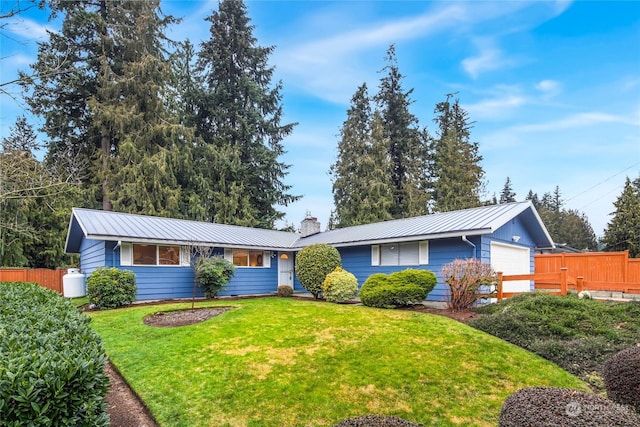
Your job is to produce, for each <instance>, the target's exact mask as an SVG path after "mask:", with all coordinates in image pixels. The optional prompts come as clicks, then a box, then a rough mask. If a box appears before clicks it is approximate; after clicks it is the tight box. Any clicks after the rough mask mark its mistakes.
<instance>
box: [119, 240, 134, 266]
mask: <svg viewBox="0 0 640 427" xmlns="http://www.w3.org/2000/svg"><path fill="white" fill-rule="evenodd" d="M120 265H121V266H126V265H133V245H132V244H131V243H120Z"/></svg>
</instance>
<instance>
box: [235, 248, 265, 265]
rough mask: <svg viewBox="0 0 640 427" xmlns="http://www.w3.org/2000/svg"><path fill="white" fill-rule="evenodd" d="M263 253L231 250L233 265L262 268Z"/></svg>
mask: <svg viewBox="0 0 640 427" xmlns="http://www.w3.org/2000/svg"><path fill="white" fill-rule="evenodd" d="M264 257H265V253H264V251H251V250H248V249H233V250H232V259H233V265H235V266H237V267H264V266H265V263H264Z"/></svg>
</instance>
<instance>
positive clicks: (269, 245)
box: [65, 201, 553, 253]
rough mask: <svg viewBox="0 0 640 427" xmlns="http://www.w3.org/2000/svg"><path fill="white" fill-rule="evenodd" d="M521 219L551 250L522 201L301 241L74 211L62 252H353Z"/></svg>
mask: <svg viewBox="0 0 640 427" xmlns="http://www.w3.org/2000/svg"><path fill="white" fill-rule="evenodd" d="M521 214H523V215H525V217H526V219H527V223H528V224H530V228H531V230H530V231H531V234H532V235H533V237H534V239H535V241H536V244H537V246H553V240H552V239H551V237H550V236H549V233H548V231H547V229H546V228H545V226H544V224H543V223H542V220H541V219H540V216H539V215H538V213H537V212H536V210H535V208H534V207H533V205H532V203H531V202H530V201H526V202H518V203H505V204H500V205H492V206H483V207H479V208H472V209H465V210H460V211H453V212H443V213H436V214H431V215H424V216H419V217H413V218H406V219H399V220H393V221H385V222H380V223H375V224H367V225H359V226H355V227H347V228H340V229H337V230H331V231H326V232H323V233H318V234H314V235H312V236H308V237H302V238H301V237H300V235H299V234H297V233H292V232H285V231H276V230H265V229H260V228H249V227H239V226H233V225H224V224H215V223H208V222H198V221H188V220H181V219H172V218H160V217H153V216H144V215H135V214H125V213H117V212H109V211H100V210H92V209H79V208H74V209H73V212H72V215H71V220H70V223H69V232H68V234H67V242H66V246H65V250H66V251H67V252H69V253H78V252H79V251H80V242H81V241H82V237H83V236H84V237H86V238H88V239H95V240H110V241H118V240H125V241H131V242H156V243H160V242H164V243H168V244H169V243H170V244H181V245H197V244H207V245H212V246H225V247H248V248H262V249H267V250H269V249H271V250H286V249H299V248H302V247H304V246H308V245H310V244H314V243H328V244H331V245H334V246H354V245H359V244H372V243H378V242H385V241H388V242H392V241H399V240H404V241H410V240H424V239H436V238H446V237H458V236H465V235H478V234H490V233H493V232H494V231H496V230H497V229H498V228H500V227H501V226H503V225H504V224H506V223H507V222H509V221H510V220H512V219H513V218H515V217H516V216H518V215H521Z"/></svg>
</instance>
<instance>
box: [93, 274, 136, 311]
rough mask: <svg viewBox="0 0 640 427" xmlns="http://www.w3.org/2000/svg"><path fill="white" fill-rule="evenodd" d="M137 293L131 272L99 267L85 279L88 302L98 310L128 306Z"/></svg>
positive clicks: (134, 276)
mask: <svg viewBox="0 0 640 427" xmlns="http://www.w3.org/2000/svg"><path fill="white" fill-rule="evenodd" d="M137 292H138V287H137V286H136V275H135V274H134V273H133V271H131V270H119V269H117V268H115V267H100V268H98V269H97V270H96V271H94V272H93V273H91V275H90V276H89V277H88V278H87V296H88V297H89V302H90V303H91V304H94V305H95V306H96V307H97V308H99V309H100V310H103V309H108V308H118V307H122V306H125V305H129V304H131V303H132V302H134V301H135V300H136V294H137Z"/></svg>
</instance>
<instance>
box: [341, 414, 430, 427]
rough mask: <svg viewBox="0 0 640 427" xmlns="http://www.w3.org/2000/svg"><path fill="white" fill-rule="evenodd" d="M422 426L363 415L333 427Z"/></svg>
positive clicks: (395, 419)
mask: <svg viewBox="0 0 640 427" xmlns="http://www.w3.org/2000/svg"><path fill="white" fill-rule="evenodd" d="M422 426H423V424H416V423H412V422H411V421H407V420H403V419H402V418H398V417H394V416H383V415H365V416H362V417H356V418H347V419H345V420H344V421H341V422H339V423H338V424H336V425H335V426H333V427H422Z"/></svg>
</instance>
